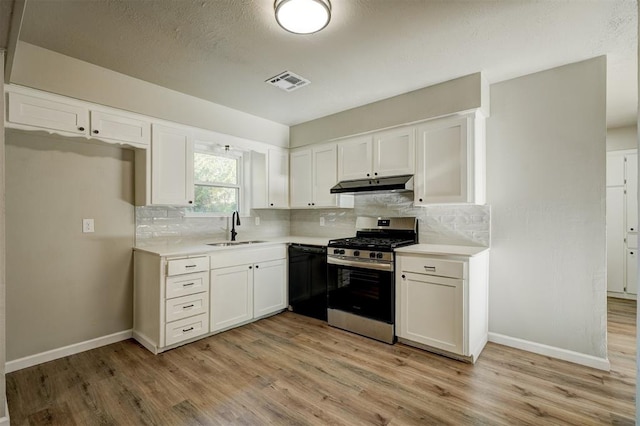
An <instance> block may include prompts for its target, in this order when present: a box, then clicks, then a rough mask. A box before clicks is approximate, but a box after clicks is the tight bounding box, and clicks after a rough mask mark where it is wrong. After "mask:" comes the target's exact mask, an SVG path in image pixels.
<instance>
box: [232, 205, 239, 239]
mask: <svg viewBox="0 0 640 426" xmlns="http://www.w3.org/2000/svg"><path fill="white" fill-rule="evenodd" d="M236 225H238V226H240V213H238V211H237V210H236V211H234V212H233V214H232V215H231V241H235V240H236V235H238V233H237V232H236Z"/></svg>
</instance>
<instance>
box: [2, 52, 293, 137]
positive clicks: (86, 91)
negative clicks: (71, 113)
mask: <svg viewBox="0 0 640 426" xmlns="http://www.w3.org/2000/svg"><path fill="white" fill-rule="evenodd" d="M43 70H46V72H43ZM70 76H73V78H70ZM11 83H16V84H20V85H23V86H28V87H33V88H36V89H40V90H45V91H47V92H52V93H58V94H61V95H65V96H70V97H74V98H77V99H83V100H86V101H89V102H95V103H97V104H101V105H108V106H111V107H114V108H120V109H123V110H127V111H133V112H137V113H140V114H144V115H148V116H151V117H157V118H161V119H165V120H169V121H174V122H177V123H182V124H186V125H189V126H194V127H198V128H201V129H207V130H213V131H216V132H220V133H225V134H228V135H233V136H238V137H241V138H246V139H250V140H254V141H259V142H265V143H269V144H271V145H277V146H281V147H287V146H288V145H289V127H288V126H285V125H283V124H280V123H276V122H273V121H269V120H265V119H264V118H260V117H256V116H255V115H251V114H247V113H245V112H241V111H238V110H235V109H232V108H228V107H225V106H222V105H218V104H214V103H213V102H207V101H205V100H202V99H199V98H196V97H193V96H189V95H185V94H183V93H179V92H176V91H173V90H169V89H166V88H164V87H160V86H157V85H155V84H151V83H148V82H146V81H142V80H138V79H136V78H133V77H129V76H126V75H124V74H120V73H117V72H115V71H111V70H108V69H105V68H101V67H99V66H97V65H93V64H90V63H88V62H84V61H80V60H78V59H75V58H71V57H69V56H65V55H61V54H59V53H56V52H53V51H51V50H47V49H43V48H41V47H38V46H34V45H32V44H29V43H25V42H19V43H18V46H17V49H16V56H15V59H14V67H13V70H12V73H11Z"/></svg>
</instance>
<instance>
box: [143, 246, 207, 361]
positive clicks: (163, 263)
mask: <svg viewBox="0 0 640 426" xmlns="http://www.w3.org/2000/svg"><path fill="white" fill-rule="evenodd" d="M133 304H134V308H133V337H134V338H135V339H136V340H137V341H138V342H140V344H142V345H143V346H144V347H146V348H147V349H149V350H150V351H151V352H153V353H156V354H157V353H159V352H162V351H164V350H167V349H170V348H172V347H174V345H177V344H181V343H187V342H190V341H193V340H195V339H197V338H200V337H202V336H204V335H206V334H207V333H209V257H208V256H206V255H205V256H203V255H201V256H193V257H183V258H180V259H172V258H166V257H162V256H157V255H154V254H151V253H147V252H143V251H135V252H134V296H133Z"/></svg>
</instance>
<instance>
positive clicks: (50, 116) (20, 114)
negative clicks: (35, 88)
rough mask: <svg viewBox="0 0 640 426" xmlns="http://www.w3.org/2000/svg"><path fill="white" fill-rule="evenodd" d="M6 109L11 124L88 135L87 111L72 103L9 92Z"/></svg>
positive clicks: (84, 107)
mask: <svg viewBox="0 0 640 426" xmlns="http://www.w3.org/2000/svg"><path fill="white" fill-rule="evenodd" d="M54 99H55V100H54ZM8 109H9V115H8V120H9V122H11V123H16V124H24V125H27V126H35V127H40V128H43V129H48V130H54V131H55V130H58V131H61V132H69V133H74V134H78V135H84V136H86V135H88V134H89V109H88V108H87V107H86V106H83V105H80V104H75V103H73V102H72V101H71V102H65V100H64V99H60V100H58V99H57V98H55V97H53V98H49V97H47V98H45V97H34V96H27V95H23V94H22V93H14V92H9V107H8Z"/></svg>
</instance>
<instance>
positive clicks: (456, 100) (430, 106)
mask: <svg viewBox="0 0 640 426" xmlns="http://www.w3.org/2000/svg"><path fill="white" fill-rule="evenodd" d="M488 92H489V88H488V86H487V85H486V80H484V79H483V78H482V75H481V74H480V73H476V74H471V75H468V76H465V77H460V78H457V79H455V80H450V81H446V82H444V83H440V84H436V85H433V86H429V87H425V88H423V89H419V90H415V91H413V92H409V93H405V94H402V95H398V96H394V97H392V98H388V99H384V100H381V101H378V102H374V103H371V104H367V105H364V106H361V107H358V108H353V109H350V110H347V111H342V112H339V113H337V114H333V115H328V116H326V117H322V118H318V119H317V120H312V121H307V122H306V123H302V124H298V125H296V126H292V127H291V129H290V141H289V144H290V147H291V148H295V147H299V146H304V145H309V144H313V143H319V142H324V141H329V140H331V139H335V138H340V137H344V136H350V135H355V134H358V133H364V132H370V131H374V130H379V129H383V128H386V127H392V126H398V125H401V124H405V123H410V122H414V121H420V120H426V119H429V118H434V117H438V116H442V115H447V114H452V113H456V112H460V111H465V110H470V109H475V108H483V109H484V110H485V114H487V113H488V107H489V106H488V105H487V103H488Z"/></svg>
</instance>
